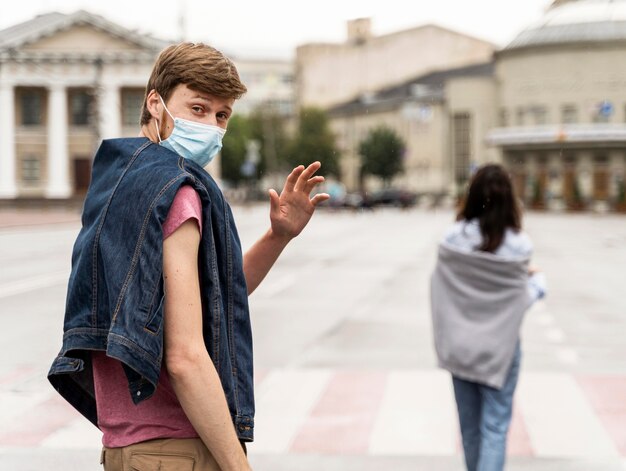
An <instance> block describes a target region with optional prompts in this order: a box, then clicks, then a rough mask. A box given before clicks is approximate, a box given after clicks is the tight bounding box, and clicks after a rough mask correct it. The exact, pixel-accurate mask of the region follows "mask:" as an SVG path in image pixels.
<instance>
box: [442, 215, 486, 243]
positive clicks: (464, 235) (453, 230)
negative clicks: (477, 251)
mask: <svg viewBox="0 0 626 471" xmlns="http://www.w3.org/2000/svg"><path fill="white" fill-rule="evenodd" d="M442 242H444V243H446V244H448V245H451V246H453V247H456V248H457V249H462V250H467V251H472V250H474V248H475V247H476V245H480V242H481V235H480V228H479V227H478V223H477V221H475V220H472V221H466V220H461V221H457V222H455V223H454V224H453V225H452V226H450V227H449V228H448V230H447V231H446V232H445V234H444V236H443V239H442Z"/></svg>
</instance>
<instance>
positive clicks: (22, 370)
mask: <svg viewBox="0 0 626 471" xmlns="http://www.w3.org/2000/svg"><path fill="white" fill-rule="evenodd" d="M34 371H36V370H35V368H34V367H32V366H19V367H16V368H15V369H14V370H12V371H10V372H9V373H6V374H4V375H2V376H0V386H4V385H7V384H10V383H15V382H17V381H19V380H20V379H23V378H26V377H27V376H29V375H31V374H32V373H33V372H34Z"/></svg>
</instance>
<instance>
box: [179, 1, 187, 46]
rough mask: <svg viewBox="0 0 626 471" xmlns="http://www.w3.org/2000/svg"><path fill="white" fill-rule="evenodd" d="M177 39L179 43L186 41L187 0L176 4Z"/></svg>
mask: <svg viewBox="0 0 626 471" xmlns="http://www.w3.org/2000/svg"><path fill="white" fill-rule="evenodd" d="M178 39H179V41H180V42H183V41H185V40H186V39H187V0H180V1H179V2H178Z"/></svg>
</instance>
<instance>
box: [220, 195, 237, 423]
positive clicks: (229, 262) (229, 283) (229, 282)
mask: <svg viewBox="0 0 626 471" xmlns="http://www.w3.org/2000/svg"><path fill="white" fill-rule="evenodd" d="M223 209H224V226H225V230H226V234H225V239H226V257H227V258H226V273H227V279H226V289H227V293H228V294H227V317H226V320H227V322H228V336H229V338H228V343H229V347H230V358H231V360H230V361H231V364H232V365H233V370H232V375H233V393H234V399H235V410H236V412H237V414H239V380H238V370H239V368H238V365H237V355H236V354H235V344H236V342H235V332H234V323H235V319H234V313H233V308H234V306H233V249H232V240H231V232H230V216H229V213H228V208H227V205H226V202H224V201H223Z"/></svg>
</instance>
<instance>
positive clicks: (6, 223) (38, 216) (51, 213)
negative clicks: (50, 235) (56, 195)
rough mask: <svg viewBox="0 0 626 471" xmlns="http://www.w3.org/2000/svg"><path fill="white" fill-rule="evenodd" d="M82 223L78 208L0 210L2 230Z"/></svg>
mask: <svg viewBox="0 0 626 471" xmlns="http://www.w3.org/2000/svg"><path fill="white" fill-rule="evenodd" d="M79 221H80V209H77V208H74V207H72V208H41V209H37V208H23V209H22V208H20V209H15V208H0V229H5V228H13V227H22V226H36V225H48V224H62V223H73V222H79Z"/></svg>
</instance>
